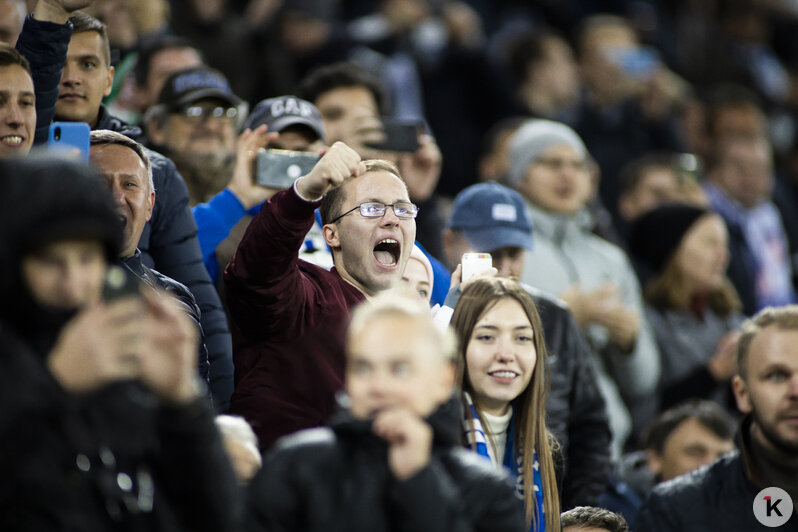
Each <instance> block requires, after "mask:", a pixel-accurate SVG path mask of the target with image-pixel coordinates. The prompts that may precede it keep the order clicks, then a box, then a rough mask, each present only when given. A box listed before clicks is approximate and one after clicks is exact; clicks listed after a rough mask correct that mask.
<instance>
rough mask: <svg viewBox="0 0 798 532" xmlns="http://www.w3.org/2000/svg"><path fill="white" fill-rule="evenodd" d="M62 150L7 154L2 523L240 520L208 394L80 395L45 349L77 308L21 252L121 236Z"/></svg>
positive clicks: (65, 526)
mask: <svg viewBox="0 0 798 532" xmlns="http://www.w3.org/2000/svg"><path fill="white" fill-rule="evenodd" d="M87 173H88V172H87V170H86V168H85V166H81V165H78V164H77V163H71V162H67V161H63V160H57V159H48V158H43V159H39V158H35V157H34V158H28V159H23V160H19V161H0V175H2V176H3V179H2V180H0V297H2V300H3V301H6V302H7V304H6V305H3V306H2V308H0V360H2V361H3V371H2V372H0V403H2V404H3V405H4V406H3V408H2V411H0V441H2V442H3V453H0V474H2V477H3V482H2V483H0V530H10V531H13V530H85V531H105V530H120V531H127V530H153V531H179V530H186V529H191V530H197V531H199V530H207V531H209V532H210V531H217V530H221V531H224V530H232V529H233V527H234V525H235V521H236V518H237V515H236V508H237V506H236V504H237V503H236V484H235V478H234V475H233V472H232V469H231V468H230V465H229V463H228V461H227V458H226V455H225V453H224V449H223V447H222V443H221V440H220V438H219V434H218V432H217V431H216V428H215V426H214V423H213V412H212V411H211V410H210V408H209V407H208V406H207V404H205V401H203V400H199V399H198V400H196V401H194V402H192V403H190V404H188V405H183V406H176V407H172V406H168V405H166V404H163V403H161V402H160V401H159V400H158V399H157V398H156V397H155V396H154V395H153V394H152V393H151V392H150V391H148V390H146V389H145V388H143V387H142V386H141V385H140V384H138V383H135V382H130V381H117V382H115V383H113V384H110V385H108V386H105V387H103V388H101V389H99V390H97V391H94V392H89V393H84V394H76V393H71V392H69V391H67V390H65V389H64V388H62V386H61V385H60V384H59V382H58V381H57V380H56V379H55V378H54V377H53V375H52V374H51V373H50V371H49V370H48V366H47V357H48V356H49V353H50V351H51V350H52V347H53V346H54V345H55V344H56V342H57V340H58V337H59V335H60V333H61V330H62V329H63V327H64V326H66V325H67V324H68V323H69V321H70V320H71V319H72V318H73V317H74V315H75V314H76V312H77V311H76V310H54V309H48V308H45V307H43V306H41V305H40V304H38V303H37V301H36V300H35V299H34V298H33V296H32V295H31V293H30V291H29V289H28V288H27V286H28V285H27V282H25V281H24V279H23V273H22V260H23V257H25V256H26V255H28V254H29V253H31V252H33V251H34V250H35V249H36V247H37V246H38V245H44V244H48V243H52V242H59V241H63V240H69V239H86V238H89V239H93V240H98V241H100V242H102V243H104V247H105V251H106V257H107V259H108V260H109V261H110V260H112V259H113V258H114V257H116V256H117V255H118V254H119V248H120V244H121V240H122V233H121V227H120V226H119V217H118V215H117V214H116V212H115V210H114V208H113V204H112V202H111V199H110V198H109V197H108V194H107V192H106V189H105V188H104V187H102V186H98V183H96V182H93V180H94V179H99V178H92V177H88V176H87V175H86V174H87Z"/></svg>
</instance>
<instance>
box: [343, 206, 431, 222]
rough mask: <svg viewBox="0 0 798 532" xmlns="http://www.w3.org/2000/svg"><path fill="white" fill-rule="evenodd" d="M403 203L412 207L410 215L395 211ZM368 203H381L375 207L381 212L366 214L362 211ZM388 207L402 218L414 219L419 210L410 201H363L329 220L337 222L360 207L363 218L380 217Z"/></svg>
mask: <svg viewBox="0 0 798 532" xmlns="http://www.w3.org/2000/svg"><path fill="white" fill-rule="evenodd" d="M404 204H406V205H411V206H412V208H413V209H415V212H413V213H412V215H411V216H402V215H401V214H399V213H398V212H396V205H404ZM368 205H374V206H378V205H382V207H381V208H380V207H377V208H378V209H381V210H382V212H381V213H380V214H378V215H376V216H370V215H368V214H366V213H365V212H364V209H365V207H366V206H368ZM388 207H390V208H391V209H393V213H394V214H395V215H396V217H397V218H401V219H402V220H414V219H415V218H416V216H418V211H419V208H418V205H416V204H415V203H413V202H410V201H397V202H396V203H382V202H380V201H364V202H363V203H361V204H360V205H355V206H354V207H352V208H351V209H349V210H348V211H346V212H345V213H343V214H341V215H339V216H338V217H337V218H336V219H335V220H333V221H331V222H330V223H331V224H334V223H335V222H337V221H338V220H340V219H341V218H343V217H344V216H346V215H347V214H350V213H353V212H355V211H356V210H358V209H360V215H361V216H362V217H363V218H371V219H375V218H382V217H383V216H385V213H386V212H388Z"/></svg>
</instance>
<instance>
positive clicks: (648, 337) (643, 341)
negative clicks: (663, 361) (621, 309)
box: [608, 256, 660, 397]
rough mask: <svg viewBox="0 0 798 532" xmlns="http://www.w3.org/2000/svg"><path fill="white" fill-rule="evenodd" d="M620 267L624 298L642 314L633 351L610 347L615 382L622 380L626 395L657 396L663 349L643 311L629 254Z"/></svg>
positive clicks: (619, 384) (624, 300) (610, 363)
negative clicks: (658, 344)
mask: <svg viewBox="0 0 798 532" xmlns="http://www.w3.org/2000/svg"><path fill="white" fill-rule="evenodd" d="M619 267H620V268H621V271H620V272H619V274H618V278H620V279H622V282H621V285H620V294H621V298H622V300H623V302H624V304H625V305H627V307H629V308H631V309H632V310H634V311H635V312H637V315H638V316H639V317H640V328H639V330H638V332H637V340H636V341H635V345H634V348H633V349H632V352H631V353H621V352H620V350H619V349H617V348H615V347H613V346H610V347H609V349H608V351H609V353H610V356H609V357H608V362H609V365H610V368H611V373H612V375H613V377H614V379H615V382H617V383H618V387H619V389H620V390H621V393H622V394H623V395H624V397H640V396H647V395H653V394H654V393H655V391H656V388H657V384H658V382H659V376H660V360H659V350H658V349H657V343H656V340H655V339H654V333H653V332H652V330H651V326H650V325H649V323H648V320H647V319H646V314H645V311H644V310H643V299H642V296H641V294H640V285H639V283H638V281H637V277H636V276H635V273H634V270H632V267H631V265H630V264H629V260H628V259H627V258H626V257H625V256H624V257H623V260H622V264H621V265H620V266H619Z"/></svg>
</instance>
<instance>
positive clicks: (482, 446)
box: [463, 392, 546, 532]
mask: <svg viewBox="0 0 798 532" xmlns="http://www.w3.org/2000/svg"><path fill="white" fill-rule="evenodd" d="M463 397H465V402H466V408H465V409H464V412H463V414H464V419H463V430H464V431H465V440H466V444H468V446H469V448H470V447H476V452H477V454H478V455H480V456H484V457H485V458H487V459H488V460H491V461H493V459H492V458H491V456H490V453H488V445H489V443H488V438H487V436H486V435H485V431H484V430H483V428H482V423H481V422H480V421H479V416H478V415H477V409H476V407H475V406H474V402H473V401H472V400H471V396H470V395H469V394H468V393H467V392H464V393H463ZM514 440H515V419H514V418H511V419H510V431H509V433H508V434H507V447H506V448H505V451H504V467H505V469H507V471H508V472H509V473H510V474H511V475H512V476H513V478H514V479H515V496H516V497H517V498H518V499H520V500H521V501H523V500H524V475H523V463H524V457H523V456H522V455H521V454H520V452H518V453H516V452H515V449H514V447H515V445H514V443H515V442H514ZM532 459H533V460H534V461H533V462H532V472H533V482H534V487H535V500H536V502H537V506H538V516H539V518H540V519H539V522H538V526H537V528H535V526H534V525H532V527H531V528H530V532H545V531H546V516H545V515H544V514H543V483H542V481H541V479H540V463H539V462H538V453H537V451H535V452H534V454H533V457H532ZM494 465H497V464H494Z"/></svg>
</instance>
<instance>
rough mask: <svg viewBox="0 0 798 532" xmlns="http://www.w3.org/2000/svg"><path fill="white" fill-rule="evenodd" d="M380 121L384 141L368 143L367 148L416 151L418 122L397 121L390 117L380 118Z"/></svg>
mask: <svg viewBox="0 0 798 532" xmlns="http://www.w3.org/2000/svg"><path fill="white" fill-rule="evenodd" d="M380 120H381V122H382V131H383V132H384V133H385V140H383V141H382V142H373V143H369V144H367V146H368V147H369V148H374V149H377V150H382V151H403V152H414V151H416V150H418V128H419V123H418V122H413V121H408V120H398V119H396V118H391V117H382V118H381V119H380Z"/></svg>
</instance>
